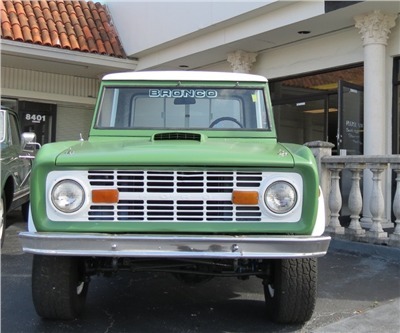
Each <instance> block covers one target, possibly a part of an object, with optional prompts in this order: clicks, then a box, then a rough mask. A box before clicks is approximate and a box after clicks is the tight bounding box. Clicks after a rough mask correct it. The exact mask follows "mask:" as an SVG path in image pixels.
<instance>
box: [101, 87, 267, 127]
mask: <svg viewBox="0 0 400 333" xmlns="http://www.w3.org/2000/svg"><path fill="white" fill-rule="evenodd" d="M96 127H97V128H115V129H147V128H150V129H152V128H157V129H167V128H168V129H215V130H218V129H223V130H226V129H229V130H231V129H234V130H243V129H244V130H256V129H264V130H265V129H269V122H268V118H267V110H266V107H265V99H264V92H263V90H262V89H243V88H240V89H239V88H237V89H218V88H182V89H179V88H178V89H177V88H165V87H163V88H161V87H160V88H155V87H151V88H132V87H127V88H117V87H106V88H105V89H104V91H103V96H102V101H101V105H100V110H99V113H98V117H97V122H96Z"/></svg>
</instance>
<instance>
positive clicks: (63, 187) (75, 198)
mask: <svg viewBox="0 0 400 333" xmlns="http://www.w3.org/2000/svg"><path fill="white" fill-rule="evenodd" d="M51 201H52V202H53V205H54V207H56V208H57V209H58V210H60V211H62V212H63V213H74V212H76V211H77V210H79V208H81V207H82V205H83V203H84V202H85V191H84V190H83V188H82V186H81V185H80V184H79V183H78V182H76V181H74V180H70V179H66V180H62V181H60V182H58V183H57V184H56V185H55V186H54V187H53V189H52V191H51Z"/></svg>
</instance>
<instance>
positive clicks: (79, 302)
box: [32, 255, 89, 320]
mask: <svg viewBox="0 0 400 333" xmlns="http://www.w3.org/2000/svg"><path fill="white" fill-rule="evenodd" d="M88 285H89V280H88V278H87V277H86V275H85V269H84V262H83V260H82V259H81V258H76V257H57V256H42V255H34V256H33V267H32V297H33V304H34V306H35V309H36V312H37V314H38V315H39V316H40V317H42V318H45V319H62V320H70V319H74V318H76V317H79V316H80V315H81V314H82V312H83V309H84V306H85V301H86V295H87V291H88Z"/></svg>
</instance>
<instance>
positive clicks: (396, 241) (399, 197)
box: [389, 164, 400, 246]
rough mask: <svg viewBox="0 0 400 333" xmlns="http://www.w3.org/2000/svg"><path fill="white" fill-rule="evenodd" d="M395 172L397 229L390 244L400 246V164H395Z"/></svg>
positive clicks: (394, 205)
mask: <svg viewBox="0 0 400 333" xmlns="http://www.w3.org/2000/svg"><path fill="white" fill-rule="evenodd" d="M392 168H393V170H394V171H395V172H396V175H397V177H396V194H395V195H394V200H393V213H394V216H395V217H396V220H395V221H394V224H395V228H394V232H393V234H391V235H390V237H389V238H390V239H389V244H390V245H394V246H400V164H393V165H392Z"/></svg>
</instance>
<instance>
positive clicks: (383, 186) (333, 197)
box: [306, 141, 400, 247]
mask: <svg viewBox="0 0 400 333" xmlns="http://www.w3.org/2000/svg"><path fill="white" fill-rule="evenodd" d="M306 146H308V147H309V148H311V150H312V151H313V154H314V156H315V158H316V160H317V164H318V169H319V170H318V171H319V175H320V184H321V187H322V191H323V193H324V197H325V206H326V210H327V225H326V229H325V232H326V233H328V234H330V235H331V236H333V237H338V238H345V239H349V240H353V241H360V242H368V243H374V244H382V245H389V246H393V247H400V155H387V156H381V155H379V156H378V155H376V156H365V155H349V156H332V154H331V150H332V148H333V145H332V144H331V143H328V142H321V141H314V142H309V143H306ZM345 172H347V173H348V174H349V175H350V176H346V177H345V178H343V177H342V175H343V174H344V173H345ZM345 190H347V192H348V193H343V192H344V191H345ZM343 197H346V201H344V200H343Z"/></svg>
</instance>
